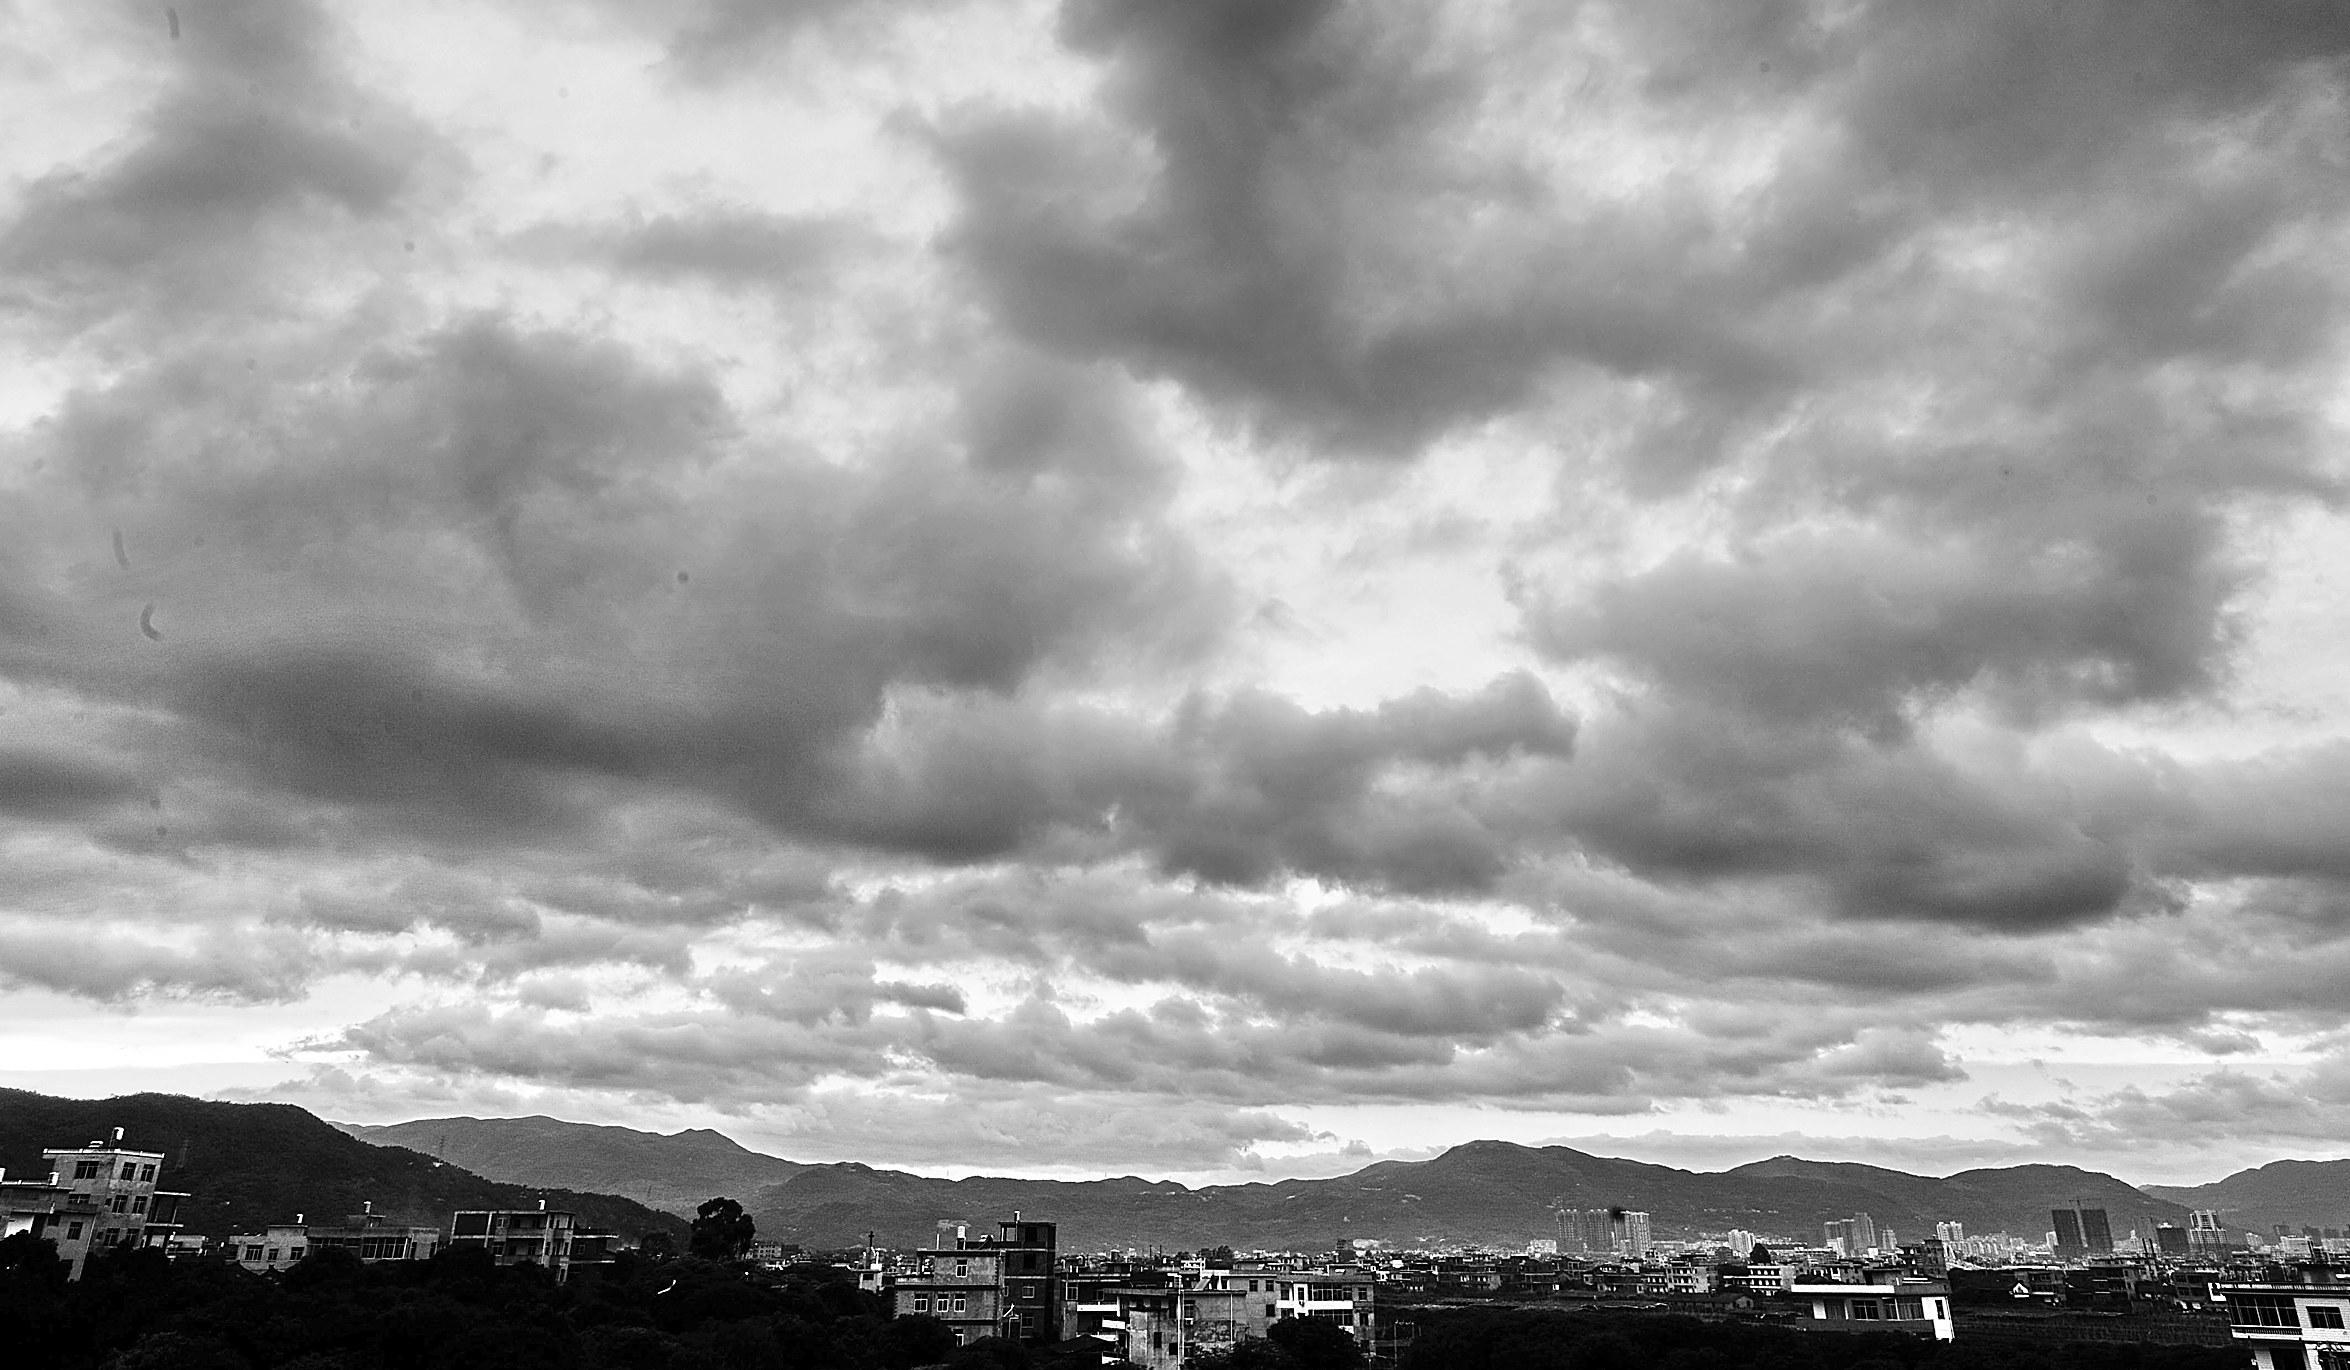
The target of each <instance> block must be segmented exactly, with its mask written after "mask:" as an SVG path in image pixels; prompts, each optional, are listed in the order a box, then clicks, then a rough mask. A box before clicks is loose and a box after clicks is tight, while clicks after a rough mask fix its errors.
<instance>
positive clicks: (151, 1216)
mask: <svg viewBox="0 0 2350 1370" xmlns="http://www.w3.org/2000/svg"><path fill="white" fill-rule="evenodd" d="M41 1156H42V1159H44V1160H46V1161H47V1162H48V1163H49V1167H50V1169H51V1170H53V1171H55V1172H56V1175H57V1184H58V1187H59V1189H60V1190H61V1191H62V1193H61V1195H60V1200H59V1202H58V1204H57V1207H56V1210H55V1212H54V1213H53V1215H52V1216H51V1218H50V1220H49V1222H48V1223H47V1224H46V1225H45V1227H44V1233H45V1235H47V1236H49V1237H50V1238H51V1239H52V1240H53V1241H55V1242H56V1243H57V1254H58V1255H59V1256H60V1257H62V1258H64V1260H65V1261H66V1263H67V1264H68V1265H69V1266H70V1267H71V1270H72V1276H71V1277H72V1278H74V1279H80V1278H81V1275H82V1270H83V1267H84V1266H85V1265H86V1264H87V1263H88V1261H89V1256H90V1253H91V1252H93V1251H102V1250H105V1249H107V1248H109V1247H116V1246H144V1245H148V1244H150V1243H155V1244H161V1243H162V1242H164V1241H165V1240H167V1239H168V1238H169V1237H170V1235H171V1234H172V1233H174V1232H176V1231H178V1230H179V1221H178V1218H179V1214H178V1207H179V1201H180V1200H181V1199H184V1198H186V1197H187V1196H186V1195H184V1194H179V1193H175V1192H172V1191H169V1190H164V1189H159V1188H158V1187H157V1185H158V1183H159V1181H160V1179H161V1176H162V1173H163V1153H162V1152H160V1151H133V1150H130V1149H128V1148H126V1147H123V1146H120V1145H116V1146H106V1145H104V1144H93V1145H91V1146H86V1147H82V1148H80V1149H79V1150H75V1151H64V1150H58V1151H43V1152H42V1153H41Z"/></svg>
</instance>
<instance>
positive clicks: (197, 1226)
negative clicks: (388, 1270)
mask: <svg viewBox="0 0 2350 1370" xmlns="http://www.w3.org/2000/svg"><path fill="white" fill-rule="evenodd" d="M118 1127H119V1128H121V1129H123V1133H124V1136H123V1141H124V1144H125V1145H128V1146H133V1147H137V1148H139V1149H141V1150H146V1151H160V1152H162V1153H164V1163H163V1176H162V1178H163V1183H164V1187H165V1188H167V1189H177V1190H185V1191H187V1192H188V1193H189V1194H190V1195H192V1197H191V1198H190V1199H189V1200H188V1202H187V1203H186V1205H185V1206H184V1207H183V1208H182V1210H181V1217H182V1220H183V1221H184V1222H185V1224H186V1226H187V1230H189V1231H190V1232H198V1233H202V1234H204V1235H206V1236H211V1237H224V1236H227V1235H228V1234H229V1233H230V1232H232V1231H239V1232H246V1231H253V1230H255V1229H256V1228H258V1227H259V1226H261V1225H263V1224H267V1223H273V1222H291V1221H292V1220H293V1218H294V1215H295V1214H297V1213H300V1214H305V1215H307V1216H308V1217H309V1219H310V1220H311V1221H312V1222H321V1221H328V1222H331V1221H338V1220H339V1219H340V1218H341V1217H342V1215H344V1214H348V1213H356V1212H358V1211H359V1210H360V1205H361V1204H362V1203H363V1202H373V1203H374V1205H375V1211H376V1212H378V1213H383V1214H386V1215H388V1216H390V1217H391V1218H392V1219H393V1220H394V1221H397V1222H406V1223H417V1224H424V1225H430V1226H436V1227H439V1226H446V1225H447V1223H448V1221H449V1214H450V1212H451V1211H452V1210H455V1209H460V1208H529V1207H533V1206H535V1205H536V1204H537V1203H538V1201H539V1200H540V1199H545V1200H546V1201H547V1206H548V1207H550V1208H558V1209H569V1210H571V1211H572V1212H575V1213H577V1214H579V1215H580V1221H581V1223H582V1224H583V1225H585V1226H588V1227H593V1228H601V1229H605V1230H609V1231H616V1232H620V1233H622V1234H624V1235H626V1236H627V1237H629V1238H630V1239H631V1240H633V1239H634V1238H636V1237H637V1236H639V1235H641V1234H643V1233H645V1232H651V1231H663V1232H667V1233H669V1234H670V1235H671V1236H673V1237H675V1238H677V1239H678V1240H679V1241H680V1242H682V1241H683V1239H684V1234H685V1224H684V1223H683V1222H680V1221H679V1220H678V1219H677V1218H675V1217H673V1216H671V1215H670V1214H667V1213H657V1212H654V1211H653V1210H651V1209H649V1208H646V1207H645V1206H643V1205H642V1204H639V1203H636V1202H634V1201H632V1200H629V1199H624V1198H617V1197H614V1196H612V1195H609V1194H593V1193H578V1192H575V1191H573V1190H571V1189H569V1188H545V1187H536V1186H526V1185H522V1184H517V1183H511V1182H503V1181H498V1180H492V1179H485V1178H484V1177H482V1176H480V1175H477V1174H474V1173H473V1172H472V1171H469V1170H466V1169H463V1168H461V1167H459V1166H454V1165H448V1164H444V1163H442V1162H440V1161H437V1160H435V1159H434V1158H432V1157H430V1156H427V1155H424V1154H422V1153H420V1152H416V1151H410V1150H407V1149H405V1148H402V1147H386V1146H371V1145H369V1144H368V1143H366V1142H363V1141H361V1140H359V1139H358V1138H356V1137H352V1136H349V1135H347V1134H345V1133H343V1132H341V1131H339V1130H337V1129H336V1128H334V1127H333V1126H331V1125H329V1124H327V1123H325V1122H322V1121H320V1120H319V1119H318V1118H317V1117H315V1116H313V1115H312V1114H310V1113H309V1112H307V1111H306V1110H303V1109H300V1108H296V1107H294V1106H293V1105H291V1104H230V1103H216V1102H212V1101H209V1100H203V1099H190V1098H186V1097H184V1096H181V1095H176V1094H131V1095H124V1096H122V1097H119V1098H113V1099H59V1098H52V1097H50V1096H48V1095H44V1094H34V1093H31V1092H29V1091H26V1090H17V1089H0V1168H5V1170H6V1171H7V1173H9V1174H11V1175H20V1176H22V1175H36V1174H41V1173H44V1172H45V1171H46V1169H47V1167H46V1165H45V1164H44V1163H43V1161H42V1159H41V1152H42V1150H43V1149H44V1148H60V1147H78V1146H81V1145H82V1144H83V1143H85V1142H89V1141H93V1140H97V1139H100V1138H107V1137H110V1136H112V1130H113V1129H114V1128H118Z"/></svg>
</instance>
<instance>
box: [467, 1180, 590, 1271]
mask: <svg viewBox="0 0 2350 1370" xmlns="http://www.w3.org/2000/svg"><path fill="white" fill-rule="evenodd" d="M578 1226H579V1219H578V1216H577V1215H576V1214H571V1213H564V1212H560V1211H558V1212H554V1213H550V1212H548V1211H547V1205H546V1201H545V1200H543V1199H542V1200H540V1202H539V1206H538V1207H537V1208H536V1209H527V1208H490V1209H480V1208H476V1209H462V1210H459V1211H458V1212H456V1213H452V1214H450V1215H449V1248H450V1249H451V1250H457V1249H459V1248H463V1247H469V1246H473V1247H480V1248H482V1249H483V1250H485V1251H488V1252H489V1253H490V1255H491V1256H492V1257H493V1258H495V1259H496V1260H497V1262H498V1264H500V1265H540V1266H545V1267H546V1268H547V1269H548V1270H550V1271H552V1272H553V1273H554V1276H555V1283H557V1284H562V1283H563V1282H565V1281H566V1280H569V1279H570V1278H571V1264H572V1238H573V1235H574V1234H575V1232H576V1231H577V1229H578Z"/></svg>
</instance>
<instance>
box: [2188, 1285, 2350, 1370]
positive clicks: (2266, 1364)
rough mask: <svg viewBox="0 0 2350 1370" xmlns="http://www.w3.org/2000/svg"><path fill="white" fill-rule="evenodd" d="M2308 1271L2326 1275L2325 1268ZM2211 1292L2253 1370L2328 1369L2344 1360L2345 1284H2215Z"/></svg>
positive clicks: (2349, 1327)
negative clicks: (2244, 1347)
mask: <svg viewBox="0 0 2350 1370" xmlns="http://www.w3.org/2000/svg"><path fill="white" fill-rule="evenodd" d="M2308 1274H2309V1276H2310V1277H2313V1278H2320V1279H2328V1280H2330V1279H2331V1278H2332V1272H2331V1271H2311V1272H2308ZM2212 1295H2213V1299H2214V1301H2215V1302H2221V1306H2222V1307H2224V1308H2226V1309H2227V1311H2228V1326H2229V1330H2230V1331H2232V1332H2233V1333H2234V1334H2235V1337H2236V1340H2238V1341H2241V1342H2245V1343H2248V1344H2249V1346H2250V1349H2251V1351H2252V1364H2253V1365H2254V1366H2255V1367H2256V1370H2318V1368H2319V1367H2322V1370H2334V1367H2336V1366H2340V1365H2345V1364H2350V1286H2346V1285H2338V1284H2330V1283H2329V1284H2315V1283H2301V1284H2250V1283H2247V1284H2221V1285H2215V1286H2213V1288H2212ZM2222 1301H2224V1302H2222Z"/></svg>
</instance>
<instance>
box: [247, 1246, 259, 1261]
mask: <svg viewBox="0 0 2350 1370" xmlns="http://www.w3.org/2000/svg"><path fill="white" fill-rule="evenodd" d="M245 1259H246V1260H249V1261H257V1260H260V1259H261V1248H260V1247H258V1246H248V1247H246V1248H245Z"/></svg>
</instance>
